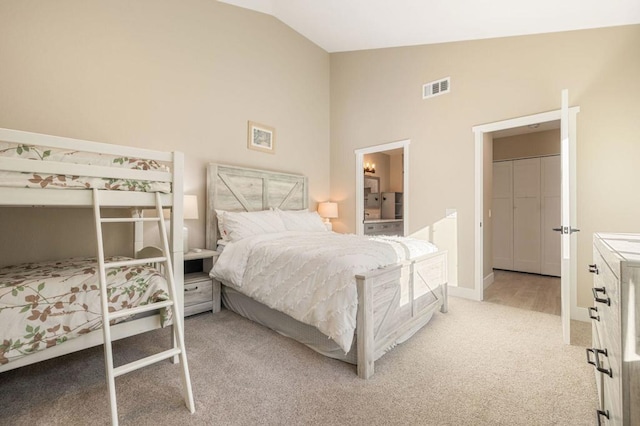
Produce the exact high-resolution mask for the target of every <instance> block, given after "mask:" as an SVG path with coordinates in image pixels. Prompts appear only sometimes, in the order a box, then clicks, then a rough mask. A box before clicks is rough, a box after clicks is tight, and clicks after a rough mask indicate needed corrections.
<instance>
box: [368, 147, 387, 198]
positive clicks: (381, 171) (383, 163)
mask: <svg viewBox="0 0 640 426" xmlns="http://www.w3.org/2000/svg"><path fill="white" fill-rule="evenodd" d="M362 160H363V161H362V162H363V163H364V164H367V163H369V164H375V165H376V172H375V173H373V174H372V173H366V174H367V175H369V176H375V177H378V178H380V192H385V191H389V178H390V159H389V156H388V155H387V154H383V153H381V152H376V153H374V154H366V155H363V156H362Z"/></svg>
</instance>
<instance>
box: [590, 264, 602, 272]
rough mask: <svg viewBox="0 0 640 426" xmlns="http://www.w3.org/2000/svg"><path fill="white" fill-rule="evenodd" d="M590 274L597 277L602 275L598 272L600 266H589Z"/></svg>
mask: <svg viewBox="0 0 640 426" xmlns="http://www.w3.org/2000/svg"><path fill="white" fill-rule="evenodd" d="M589 272H591V273H592V274H596V275H598V274H600V271H598V265H597V264H595V263H593V264H591V265H589Z"/></svg>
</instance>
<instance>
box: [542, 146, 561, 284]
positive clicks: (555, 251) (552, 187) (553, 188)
mask: <svg viewBox="0 0 640 426" xmlns="http://www.w3.org/2000/svg"><path fill="white" fill-rule="evenodd" d="M540 171H541V178H542V188H541V202H542V229H541V237H542V243H541V246H542V254H541V258H542V268H541V269H542V273H543V274H544V275H553V276H555V277H559V276H560V258H561V256H562V254H561V253H560V234H559V233H558V232H556V231H554V230H553V228H557V227H559V226H560V223H561V222H562V221H561V217H560V212H561V206H560V199H561V198H560V195H561V194H560V192H561V191H560V188H561V183H562V177H561V172H560V156H559V155H554V156H551V157H543V158H541V159H540Z"/></svg>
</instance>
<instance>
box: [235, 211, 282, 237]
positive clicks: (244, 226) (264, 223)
mask: <svg viewBox="0 0 640 426" xmlns="http://www.w3.org/2000/svg"><path fill="white" fill-rule="evenodd" d="M223 217H224V224H223V226H224V230H225V233H226V234H227V236H228V238H229V240H231V241H239V240H241V239H243V238H247V237H250V236H252V235H260V234H270V233H273V232H284V231H286V230H287V228H286V227H285V226H284V223H283V222H282V219H281V218H280V216H279V215H278V213H277V212H275V211H273V210H263V211H258V212H240V213H235V212H225V213H224V215H223Z"/></svg>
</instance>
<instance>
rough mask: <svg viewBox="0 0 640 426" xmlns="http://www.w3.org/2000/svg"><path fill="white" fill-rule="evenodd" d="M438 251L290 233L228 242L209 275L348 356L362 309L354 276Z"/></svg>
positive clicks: (407, 242) (398, 242)
mask: <svg viewBox="0 0 640 426" xmlns="http://www.w3.org/2000/svg"><path fill="white" fill-rule="evenodd" d="M435 251H437V248H436V247H435V246H434V245H433V244H430V243H428V242H426V241H419V240H414V239H408V238H398V237H390V238H381V237H378V238H376V239H375V240H374V239H371V238H366V237H359V236H355V235H347V234H337V233H334V232H295V231H287V232H280V233H269V234H262V235H254V236H250V237H247V238H244V239H241V240H239V241H236V242H230V243H227V244H226V246H225V248H224V250H223V251H222V253H221V255H220V257H219V258H218V261H217V262H216V264H215V266H214V268H213V270H212V271H211V276H212V277H213V278H215V279H218V280H220V281H221V282H223V283H225V284H231V285H233V286H234V288H235V289H236V290H237V291H239V292H241V293H243V294H245V295H247V296H249V297H251V298H253V299H255V300H256V301H258V302H260V303H262V304H264V305H266V306H268V307H270V308H272V309H275V310H277V311H280V312H283V313H285V314H287V315H289V316H291V317H292V318H294V319H296V320H298V321H300V322H302V323H304V324H308V325H311V326H313V327H316V328H317V329H318V330H320V332H322V333H323V334H324V335H326V336H327V337H329V338H331V339H332V340H333V341H334V342H336V343H337V344H338V345H339V347H340V348H341V349H342V350H343V351H344V353H345V354H346V353H348V352H349V351H350V349H351V345H352V342H353V336H354V331H355V327H356V313H357V307H358V300H357V289H356V281H355V276H356V275H357V274H361V273H364V272H366V271H369V270H373V269H377V268H381V267H384V266H388V265H392V264H396V263H400V262H404V261H408V260H410V259H414V258H416V257H419V256H422V255H424V254H428V253H432V252H435Z"/></svg>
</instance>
